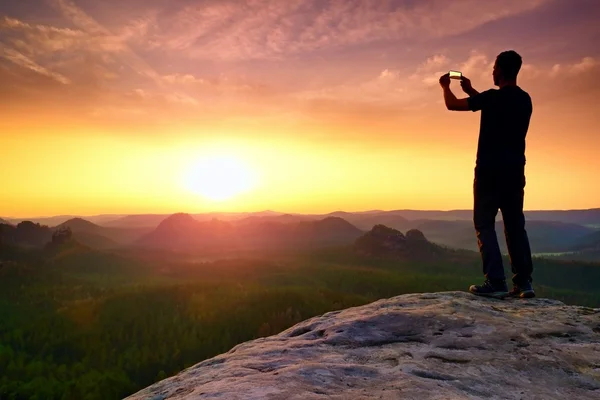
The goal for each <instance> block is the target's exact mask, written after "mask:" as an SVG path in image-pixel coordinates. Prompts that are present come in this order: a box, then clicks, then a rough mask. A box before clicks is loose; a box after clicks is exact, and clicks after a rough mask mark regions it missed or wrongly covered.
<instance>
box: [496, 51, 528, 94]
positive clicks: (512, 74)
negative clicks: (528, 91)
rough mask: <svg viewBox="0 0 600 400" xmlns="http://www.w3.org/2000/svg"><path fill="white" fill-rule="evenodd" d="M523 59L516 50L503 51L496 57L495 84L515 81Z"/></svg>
mask: <svg viewBox="0 0 600 400" xmlns="http://www.w3.org/2000/svg"><path fill="white" fill-rule="evenodd" d="M522 64H523V60H522V59H521V56H520V55H519V54H518V53H517V52H516V51H514V50H508V51H503V52H502V53H500V54H498V57H496V62H495V63H494V71H493V73H492V75H493V77H494V85H496V86H498V85H500V82H502V81H504V82H506V81H515V80H516V79H517V75H518V74H519V70H520V69H521V65H522Z"/></svg>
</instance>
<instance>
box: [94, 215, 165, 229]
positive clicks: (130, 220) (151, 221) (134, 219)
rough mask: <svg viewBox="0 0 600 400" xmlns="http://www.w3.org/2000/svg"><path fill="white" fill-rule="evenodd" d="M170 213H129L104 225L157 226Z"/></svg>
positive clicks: (120, 226)
mask: <svg viewBox="0 0 600 400" xmlns="http://www.w3.org/2000/svg"><path fill="white" fill-rule="evenodd" d="M167 217H168V215H164V214H139V215H127V216H125V217H121V218H117V219H115V220H113V221H108V222H106V223H104V224H103V225H102V226H105V227H119V228H156V227H157V226H158V224H160V223H161V222H162V221H163V220H164V219H165V218H167Z"/></svg>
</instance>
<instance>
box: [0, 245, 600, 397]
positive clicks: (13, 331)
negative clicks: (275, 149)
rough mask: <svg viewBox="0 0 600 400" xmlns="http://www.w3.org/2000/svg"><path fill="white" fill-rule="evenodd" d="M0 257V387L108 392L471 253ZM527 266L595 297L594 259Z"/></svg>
mask: <svg viewBox="0 0 600 400" xmlns="http://www.w3.org/2000/svg"><path fill="white" fill-rule="evenodd" d="M449 254H450V253H449ZM0 260H2V261H1V262H0V315H2V318H1V319H0V398H1V399H2V400H24V399H38V400H41V399H60V400H67V399H77V400H92V399H103V400H106V399H121V398H124V397H126V396H128V395H130V394H132V393H134V392H136V391H138V390H140V389H142V388H144V387H146V386H148V385H150V384H152V383H154V382H156V381H158V380H161V379H163V378H166V377H168V376H171V375H174V374H176V373H178V372H179V371H181V370H183V369H185V368H187V367H190V366H192V365H194V364H196V363H198V362H200V361H202V360H204V359H207V358H210V357H213V356H215V355H217V354H220V353H223V352H227V351H228V350H229V349H231V348H232V347H234V346H235V345H236V344H238V343H241V342H244V341H248V340H252V339H255V338H258V337H262V336H267V335H273V334H277V333H278V332H281V331H282V330H284V329H286V328H288V327H290V326H292V325H294V324H296V323H298V322H300V321H302V320H305V319H307V318H310V317H312V316H316V315H320V314H323V313H325V312H328V311H332V310H337V309H342V308H347V307H352V306H357V305H361V304H366V303H368V302H371V301H374V300H377V299H380V298H387V297H391V296H395V295H400V294H404V293H415V292H434V291H447V290H466V288H468V285H470V284H472V283H479V282H480V280H481V276H480V267H479V265H480V260H479V258H478V255H477V254H476V253H470V252H457V253H456V254H454V256H452V257H450V256H448V257H445V258H444V259H432V260H419V259H418V258H417V259H415V258H411V259H406V260H403V259H389V258H377V257H369V256H364V255H360V254H357V253H356V252H354V251H353V250H352V248H351V247H349V246H337V247H335V246H334V247H328V248H321V249H312V250H306V249H305V250H302V251H291V250H288V251H285V252H284V251H280V252H276V251H271V252H266V251H263V252H253V253H248V254H239V255H236V256H235V257H229V258H222V259H219V258H214V259H207V260H193V259H190V258H189V257H183V256H177V255H174V254H171V253H161V252H154V253H153V252H148V251H143V252H142V251H139V252H136V251H127V252H125V251H124V252H121V253H119V252H108V251H97V250H92V249H89V248H87V247H85V246H82V245H79V244H77V243H76V242H75V243H68V244H65V245H61V246H59V247H58V248H51V247H46V248H44V249H38V250H34V249H22V248H16V247H10V246H6V245H5V246H3V247H1V248H0ZM506 265H509V264H508V260H506ZM535 267H536V272H535V284H536V292H537V294H538V296H542V297H551V298H555V299H559V300H562V301H564V302H565V303H567V304H577V305H581V306H587V307H599V306H600V283H599V282H600V265H599V264H593V263H584V262H574V261H559V260H547V259H542V258H537V259H536V260H535ZM507 272H508V271H507ZM513 301H518V300H513Z"/></svg>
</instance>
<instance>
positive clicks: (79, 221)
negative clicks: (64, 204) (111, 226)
mask: <svg viewBox="0 0 600 400" xmlns="http://www.w3.org/2000/svg"><path fill="white" fill-rule="evenodd" d="M62 228H69V229H71V231H72V232H95V233H98V232H99V231H100V230H102V227H100V226H99V225H96V224H94V223H92V222H90V221H87V220H85V219H83V218H78V217H76V218H71V219H69V220H68V221H65V222H63V223H62V224H60V225H57V226H56V229H62Z"/></svg>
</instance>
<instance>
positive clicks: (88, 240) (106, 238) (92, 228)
mask: <svg viewBox="0 0 600 400" xmlns="http://www.w3.org/2000/svg"><path fill="white" fill-rule="evenodd" d="M65 227H68V228H70V229H71V231H72V232H73V236H74V237H75V239H76V240H77V241H78V242H80V243H82V244H84V245H86V246H89V247H91V248H93V249H111V248H116V247H119V246H122V245H127V244H130V243H132V242H133V241H135V240H137V239H139V238H140V237H141V236H143V235H144V234H146V233H148V232H150V231H151V230H152V228H110V227H104V226H100V225H97V224H94V223H92V222H90V221H88V220H85V219H83V218H72V219H70V220H68V221H65V222H63V223H62V224H60V225H58V226H56V227H55V229H60V228H65Z"/></svg>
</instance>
